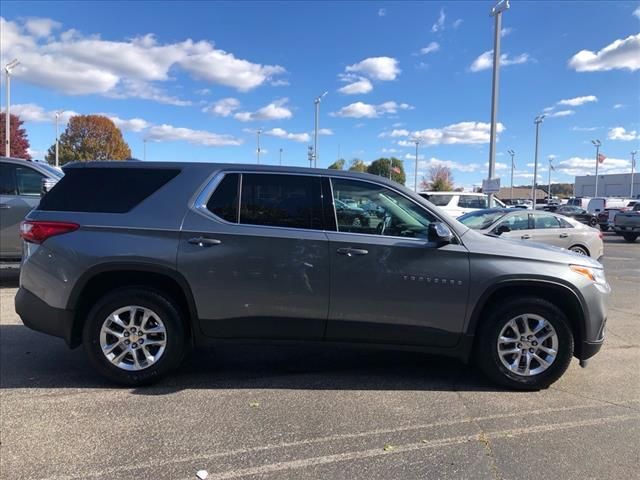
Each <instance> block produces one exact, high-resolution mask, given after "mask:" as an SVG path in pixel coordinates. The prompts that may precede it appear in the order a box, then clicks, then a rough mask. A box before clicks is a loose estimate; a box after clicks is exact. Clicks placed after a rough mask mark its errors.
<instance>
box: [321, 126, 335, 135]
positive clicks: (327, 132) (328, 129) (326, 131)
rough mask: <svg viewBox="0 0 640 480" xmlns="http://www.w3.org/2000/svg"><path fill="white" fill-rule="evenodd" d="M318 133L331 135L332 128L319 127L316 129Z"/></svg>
mask: <svg viewBox="0 0 640 480" xmlns="http://www.w3.org/2000/svg"><path fill="white" fill-rule="evenodd" d="M318 135H327V136H328V135H333V130H331V129H330V128H321V129H320V130H318Z"/></svg>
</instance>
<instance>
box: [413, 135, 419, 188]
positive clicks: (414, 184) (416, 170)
mask: <svg viewBox="0 0 640 480" xmlns="http://www.w3.org/2000/svg"><path fill="white" fill-rule="evenodd" d="M414 143H415V144H416V164H415V166H414V175H415V177H414V180H413V191H414V192H416V193H418V145H420V140H418V139H417V138H416V139H415V140H414Z"/></svg>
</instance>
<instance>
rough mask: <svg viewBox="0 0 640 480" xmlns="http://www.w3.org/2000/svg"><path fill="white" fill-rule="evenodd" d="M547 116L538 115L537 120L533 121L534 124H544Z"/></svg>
mask: <svg viewBox="0 0 640 480" xmlns="http://www.w3.org/2000/svg"><path fill="white" fill-rule="evenodd" d="M545 117H546V115H545V114H543V115H538V116H537V117H536V118H535V120H534V121H533V123H542V121H543V120H544V119H545Z"/></svg>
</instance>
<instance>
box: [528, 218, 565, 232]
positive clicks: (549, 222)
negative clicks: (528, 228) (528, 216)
mask: <svg viewBox="0 0 640 480" xmlns="http://www.w3.org/2000/svg"><path fill="white" fill-rule="evenodd" d="M533 228H535V229H536V230H542V229H548V228H560V220H558V218H557V217H554V216H553V215H535V216H534V217H533Z"/></svg>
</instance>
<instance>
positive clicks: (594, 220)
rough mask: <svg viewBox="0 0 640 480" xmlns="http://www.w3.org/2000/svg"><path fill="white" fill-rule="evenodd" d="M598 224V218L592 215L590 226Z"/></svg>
mask: <svg viewBox="0 0 640 480" xmlns="http://www.w3.org/2000/svg"><path fill="white" fill-rule="evenodd" d="M597 224H598V220H597V219H596V218H595V217H592V218H591V219H590V220H589V226H590V227H595V226H596V225H597Z"/></svg>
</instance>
